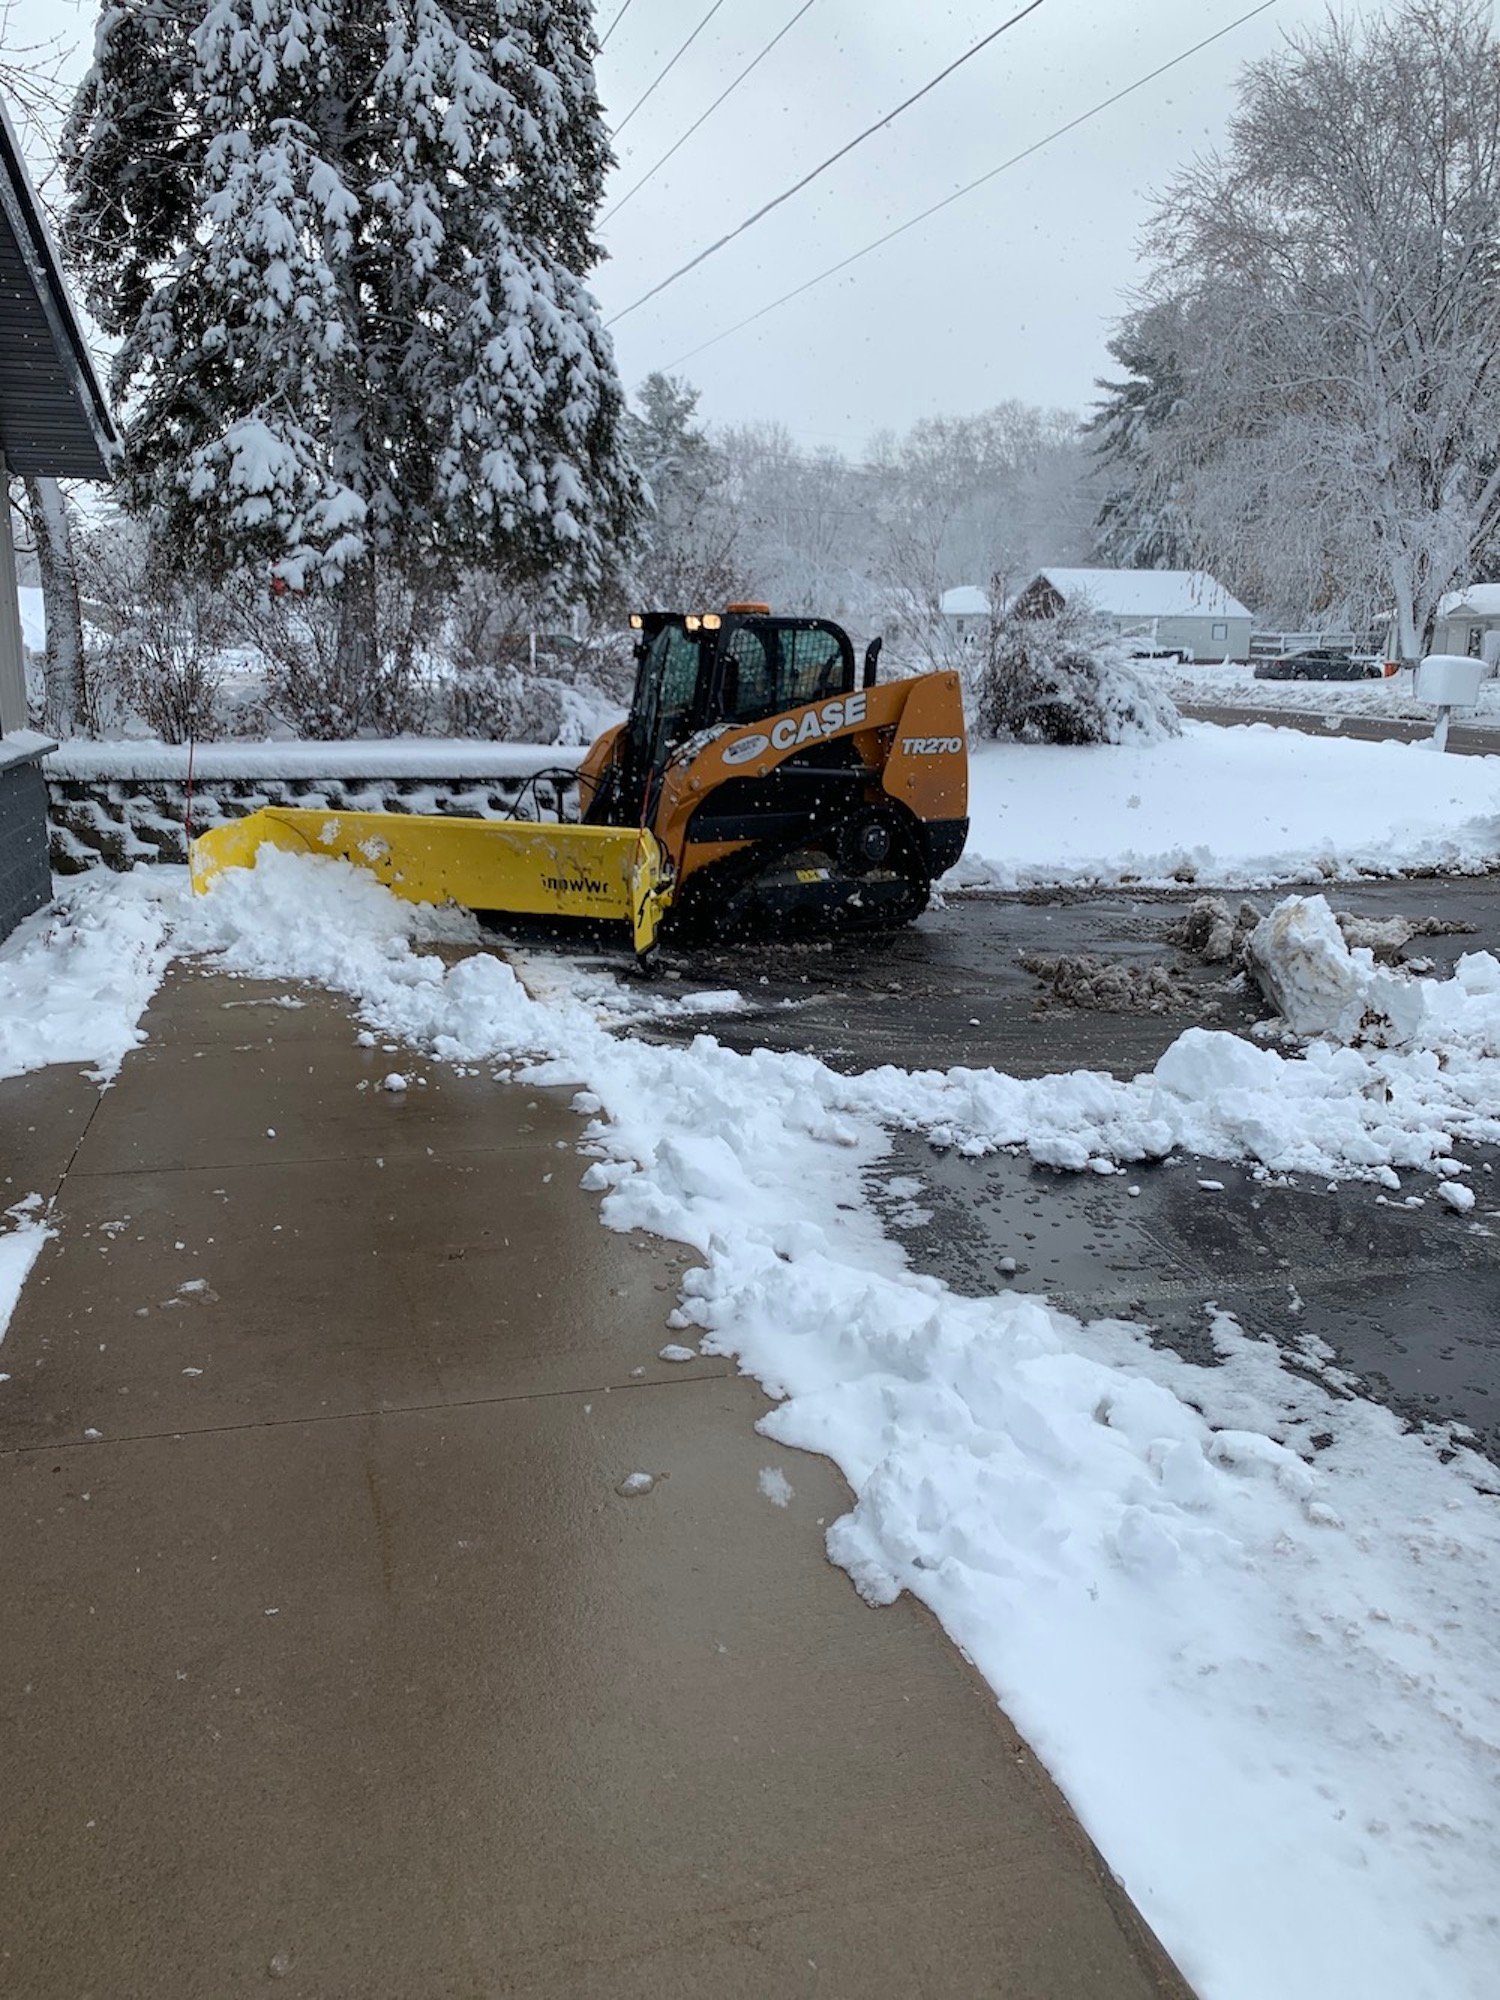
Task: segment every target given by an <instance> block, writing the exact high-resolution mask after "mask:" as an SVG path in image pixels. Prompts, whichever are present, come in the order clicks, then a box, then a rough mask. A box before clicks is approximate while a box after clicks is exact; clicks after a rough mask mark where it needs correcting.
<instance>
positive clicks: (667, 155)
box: [599, 0, 815, 222]
mask: <svg viewBox="0 0 1500 2000" xmlns="http://www.w3.org/2000/svg"><path fill="white" fill-rule="evenodd" d="M814 4H815V0H802V5H801V6H800V7H799V8H798V9H797V11H796V13H795V14H793V16H792V18H791V20H790V21H788V22H787V24H786V26H785V27H783V28H778V29H777V31H776V33H775V34H774V35H772V37H771V39H770V41H768V42H767V43H766V45H765V47H764V48H763V49H762V50H761V52H760V54H759V55H758V56H755V57H753V58H752V60H751V61H749V62H747V63H746V65H745V67H744V68H743V69H742V70H741V71H740V73H739V75H738V76H737V77H736V78H735V80H734V82H733V83H731V84H730V86H729V88H728V89H727V90H721V91H720V92H719V95H718V96H717V97H716V98H715V99H714V101H713V103H712V104H710V105H709V107H708V109H707V111H705V112H704V113H703V115H702V117H701V118H696V119H694V121H693V123H692V124H691V125H689V127H688V128H687V130H686V131H685V132H684V133H683V135H682V137H681V138H680V139H679V140H678V141H677V144H676V145H675V146H668V148H667V150H666V151H665V152H664V153H663V154H662V156H661V158H660V159H659V160H658V161H657V163H656V165H655V166H654V167H651V168H649V169H648V170H647V171H646V172H645V173H643V174H642V175H641V177H640V179H639V180H638V181H637V182H636V184H635V186H634V187H630V188H627V189H626V190H625V192H624V194H622V195H621V196H620V199H619V200H618V201H616V202H612V203H611V204H610V206H609V207H608V208H607V209H605V211H604V213H603V215H601V216H600V218H599V220H600V221H601V222H608V221H609V218H610V217H611V216H612V215H618V214H619V212H620V210H621V209H622V208H623V207H624V206H625V204H626V202H627V201H629V200H630V198H631V196H632V195H636V194H639V193H640V191H641V189H642V188H643V187H644V186H645V185H646V183H647V181H649V180H651V179H653V178H654V177H655V176H656V175H657V174H659V173H660V172H661V170H662V168H663V167H664V166H665V165H666V164H667V162H668V160H670V159H671V157H672V155H673V154H674V153H675V152H677V151H678V150H679V148H681V147H683V146H685V145H686V144H687V142H688V140H689V139H691V138H692V136H693V134H694V133H695V132H696V131H697V130H698V127H699V126H700V125H705V124H707V122H708V120H709V119H710V118H712V117H713V115H714V113H715V112H716V111H717V110H718V108H719V106H720V105H721V104H722V103H723V102H724V100H725V98H726V97H729V96H732V95H733V93H734V92H735V91H736V90H738V89H739V87H740V85H741V84H742V83H743V82H744V81H745V78H746V77H747V76H748V75H749V74H750V72H751V70H753V69H756V68H758V67H759V65H760V64H761V63H763V62H764V61H765V59H766V57H767V56H768V55H769V54H770V53H771V51H772V49H774V48H775V46H776V44H777V43H778V42H779V41H780V40H781V39H782V37H783V36H785V35H789V34H790V33H791V31H792V29H793V28H795V27H796V25H797V23H798V22H799V21H800V20H801V19H802V16H803V15H804V14H805V13H806V12H807V10H808V9H809V7H811V6H813V5H814ZM626 5H627V6H628V5H629V0H626Z"/></svg>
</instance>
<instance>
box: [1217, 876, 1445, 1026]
mask: <svg viewBox="0 0 1500 2000" xmlns="http://www.w3.org/2000/svg"><path fill="white" fill-rule="evenodd" d="M1246 957H1247V961H1248V963H1249V966H1250V970H1251V971H1252V972H1253V973H1254V975H1255V978H1256V980H1257V981H1258V982H1259V984H1260V987H1261V989H1262V991H1263V992H1264V993H1265V995H1266V997H1267V999H1269V1000H1270V1002H1271V1004H1272V1005H1273V1006H1274V1007H1275V1008H1276V1010H1277V1012H1278V1013H1279V1014H1281V1015H1282V1017H1283V1018H1284V1019H1285V1021H1286V1023H1287V1026H1288V1027H1289V1028H1291V1029H1292V1030H1293V1032H1294V1033H1296V1034H1299V1035H1327V1036H1328V1037H1330V1038H1331V1039H1332V1040H1334V1041H1340V1042H1352V1041H1382V1042H1386V1043H1402V1042H1410V1041H1412V1040H1414V1039H1415V1037H1416V1036H1417V1035H1418V1034H1419V1032H1420V1030H1421V1026H1422V1019H1423V1015H1424V1013H1425V1010H1426V998H1425V988H1424V987H1423V985H1422V984H1421V983H1420V982H1419V981H1417V980H1415V979H1411V978H1409V977H1405V976H1403V975H1401V974H1399V973H1394V972H1387V971H1385V970H1384V969H1383V968H1381V967H1378V966H1377V965H1376V964H1375V962H1374V959H1373V957H1372V955H1371V953H1370V951H1369V950H1368V949H1367V948H1363V947H1361V948H1359V949H1356V950H1353V951H1351V950H1350V948H1349V946H1348V944H1347V943H1346V942H1345V940H1344V935H1343V932H1342V931H1341V930H1340V928H1339V925H1338V923H1337V921H1336V919H1335V918H1334V914H1333V912H1332V910H1331V909H1330V908H1329V907H1328V903H1327V900H1326V899H1325V898H1324V897H1322V896H1288V897H1287V898H1286V900H1285V901H1284V902H1281V903H1278V904H1277V906H1276V908H1275V909H1274V910H1272V912H1271V913H1270V915H1269V916H1268V917H1265V918H1263V919H1262V921H1261V922H1260V924H1259V925H1257V927H1256V928H1255V930H1253V931H1252V932H1251V934H1250V937H1249V940H1248V942H1247V944H1246Z"/></svg>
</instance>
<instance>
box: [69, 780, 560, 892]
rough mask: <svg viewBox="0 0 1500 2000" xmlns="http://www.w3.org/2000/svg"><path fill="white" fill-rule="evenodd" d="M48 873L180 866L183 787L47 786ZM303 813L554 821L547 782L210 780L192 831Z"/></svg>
mask: <svg viewBox="0 0 1500 2000" xmlns="http://www.w3.org/2000/svg"><path fill="white" fill-rule="evenodd" d="M47 794H48V801H49V817H50V821H51V847H52V868H53V872H54V873H55V874H58V875H76V874H78V873H80V872H81V871H82V870H83V869H85V868H92V867H95V866H97V865H98V863H99V862H100V861H104V862H106V863H107V864H108V866H109V867H111V868H120V869H125V868H131V867H134V865H135V864H136V862H138V861H176V862H183V861H186V859H187V840H186V837H185V831H184V827H185V821H186V817H187V786H186V784H185V783H184V782H183V781H182V780H181V779H178V778H115V777H94V778H84V777H57V776H53V775H51V774H50V773H49V774H48V777H47ZM272 805H276V806H306V807H307V808H309V809H310V810H311V811H314V812H324V811H330V812H337V811H347V812H422V813H447V814H453V815H455V816H457V817H460V818H473V819H556V818H557V817H558V816H559V814H558V798H557V791H556V787H555V785H554V784H553V782H552V781H551V780H544V781H540V782H538V783H536V784H535V785H533V784H532V782H531V781H530V780H529V779H525V778H519V777H484V778H473V779H461V780H458V781H455V782H453V783H448V784H445V783H443V782H442V781H440V780H436V779H433V778H401V777H392V776H389V775H383V776H378V777H369V778H362V777H356V776H348V775H341V776H339V777H337V778H303V777H299V778H295V779H274V778H210V779H206V780H204V781H202V782H201V783H199V784H196V785H194V787H193V831H194V832H195V833H202V832H203V831H204V830H205V828H207V827H211V826H221V825H222V824H223V823H224V822H225V821H226V820H232V819H243V818H244V816H245V814H246V813H251V812H255V811H257V810H258V809H259V808H260V807H261V806H272Z"/></svg>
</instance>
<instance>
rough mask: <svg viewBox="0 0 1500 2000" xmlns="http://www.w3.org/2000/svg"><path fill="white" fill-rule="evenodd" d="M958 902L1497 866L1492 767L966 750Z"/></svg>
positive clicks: (1358, 757) (1288, 739) (1437, 760)
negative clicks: (980, 894)
mask: <svg viewBox="0 0 1500 2000" xmlns="http://www.w3.org/2000/svg"><path fill="white" fill-rule="evenodd" d="M969 810H970V833H969V846H968V851H967V853H966V854H965V855H964V858H963V860H962V861H961V862H960V863H959V865H958V868H957V870H956V871H955V872H954V873H953V874H952V875H949V876H948V877H946V878H945V879H946V881H947V882H948V883H949V884H951V885H953V886H955V887H965V886H967V887H980V888H982V887H990V888H999V889H1028V888H1034V887H1038V886H1048V885H1050V884H1054V883H1062V884H1068V883H1085V884H1087V883H1110V884H1113V883H1118V882H1139V883H1142V884H1146V885H1148V886H1166V887H1170V886H1172V885H1173V884H1174V883H1177V882H1181V881H1191V882H1198V883H1202V884H1204V885H1205V886H1213V887H1217V888H1257V887H1265V886H1268V885H1271V884H1275V883H1278V882H1307V881H1315V880H1317V879H1318V878H1319V877H1323V878H1325V879H1330V880H1331V879H1334V878H1337V877H1350V876H1356V875H1393V874H1399V873H1401V872H1402V871H1403V870H1406V869H1419V868H1440V869H1443V870H1446V871H1447V872H1449V873H1453V872H1456V871H1469V872H1476V871H1479V870H1483V869H1486V868H1490V867H1493V866H1495V865H1496V864H1497V863H1500V757H1459V756H1438V755H1437V754H1436V753H1435V752H1434V751H1433V750H1431V749H1430V748H1429V746H1428V745H1427V744H1425V743H1357V742H1352V741H1350V742H1345V741H1341V740H1338V739H1328V738H1323V737H1317V736H1307V735H1304V734H1302V733H1301V732H1300V731H1299V730H1295V729H1272V728H1269V727H1268V726H1266V725H1265V724H1256V725H1254V726H1253V727H1251V728H1248V729H1220V728H1217V727H1215V725H1214V724H1212V723H1206V722H1185V723H1184V724H1183V729H1182V734H1181V736H1178V737H1173V738H1170V739H1168V740H1166V741H1164V742H1161V743H1152V744H1148V745H1145V746H1134V745H1127V744H1111V745H1108V746H1099V747H1092V748H1088V749H1077V750H1067V749H1055V748H1048V747H1046V746H1041V745H1035V744H1006V743H991V744H985V745H983V746H979V745H976V746H975V747H974V754H973V757H972V761H971V765H970V799H969Z"/></svg>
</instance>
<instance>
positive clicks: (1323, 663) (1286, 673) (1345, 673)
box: [1255, 646, 1386, 681]
mask: <svg viewBox="0 0 1500 2000" xmlns="http://www.w3.org/2000/svg"><path fill="white" fill-rule="evenodd" d="M1385 671H1386V669H1385V663H1384V661H1383V660H1369V659H1357V658H1355V656H1354V655H1353V654H1352V653H1343V652H1339V651H1338V650H1337V649H1336V648H1334V647H1332V646H1309V647H1307V648H1306V650H1305V651H1303V652H1300V653H1285V654H1283V655H1282V657H1281V658H1280V659H1279V660H1257V661H1256V663H1255V678H1256V680H1258V681H1378V680H1380V679H1381V678H1382V676H1383V675H1384V673H1385Z"/></svg>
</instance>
